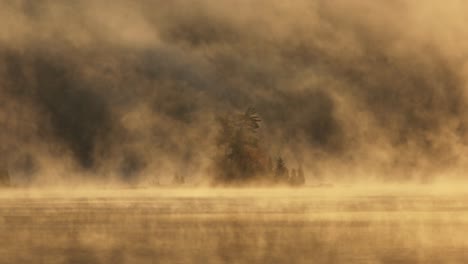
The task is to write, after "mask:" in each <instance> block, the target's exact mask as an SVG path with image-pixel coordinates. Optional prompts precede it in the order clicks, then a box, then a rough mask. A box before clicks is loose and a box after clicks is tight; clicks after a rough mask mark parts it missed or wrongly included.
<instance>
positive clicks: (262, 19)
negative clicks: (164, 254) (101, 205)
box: [0, 0, 468, 183]
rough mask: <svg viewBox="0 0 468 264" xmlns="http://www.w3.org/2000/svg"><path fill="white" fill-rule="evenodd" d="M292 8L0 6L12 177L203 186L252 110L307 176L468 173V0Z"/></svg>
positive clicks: (178, 0)
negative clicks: (177, 181) (229, 123)
mask: <svg viewBox="0 0 468 264" xmlns="http://www.w3.org/2000/svg"><path fill="white" fill-rule="evenodd" d="M287 2H288V1H282V0H257V1H247V0H240V1H232V2H230V1H215V0H174V1H166V0H155V1H149V0H138V1H124V0H118V1H91V0H89V1H58V0H57V1H54V0H36V1H26V0H22V1H3V2H2V3H0V21H1V23H0V76H1V77H0V126H1V129H0V143H1V144H0V152H1V153H0V155H1V157H2V159H3V161H2V162H4V163H5V164H7V165H6V166H8V170H9V174H10V176H11V177H12V179H13V180H14V179H16V180H17V181H19V182H53V181H70V182H75V181H79V180H81V179H87V180H93V181H103V182H105V181H111V180H116V179H117V180H119V181H120V180H122V181H124V182H130V183H133V182H138V181H151V182H154V181H156V179H161V180H164V179H165V178H172V177H173V175H185V176H186V177H187V178H189V179H190V180H188V181H189V182H205V181H206V182H209V181H210V179H212V178H216V177H218V176H219V174H220V172H219V167H216V166H217V165H216V160H217V155H218V152H219V148H218V147H219V146H218V144H217V140H218V139H219V133H220V131H221V129H222V127H221V126H220V124H219V118H220V117H223V116H228V115H231V114H233V113H242V112H243V111H245V110H246V109H248V107H251V106H253V107H255V109H256V111H257V113H258V115H259V116H260V117H261V119H262V122H261V125H260V126H259V129H258V133H259V139H260V140H261V146H262V151H264V152H265V153H268V154H267V155H266V156H271V157H272V158H273V159H275V158H276V157H283V158H284V159H285V160H286V161H287V164H289V166H290V167H294V168H298V167H299V166H303V167H304V171H305V175H306V178H308V180H311V181H312V182H313V181H317V182H320V181H333V180H335V179H337V180H342V179H345V180H355V179H361V178H362V179H368V178H377V179H384V180H391V181H400V180H422V181H427V180H430V179H432V178H437V177H441V175H444V176H443V177H460V176H463V175H460V172H461V171H463V170H464V169H465V168H467V166H468V161H467V160H466V158H465V157H466V156H467V155H465V154H466V153H468V149H467V143H468V141H467V140H468V130H467V129H468V126H467V125H468V122H467V121H468V111H467V110H468V108H467V106H468V98H467V73H468V72H467V69H468V68H467V66H468V64H467V61H466V58H467V55H468V54H467V53H468V51H467V50H466V45H467V44H468V43H467V40H468V29H467V28H466V24H467V22H468V21H467V20H468V18H467V16H466V15H465V14H466V10H468V4H465V3H464V2H462V1H455V0H449V1H445V2H444V3H442V2H441V1H435V0H429V1H400V0H397V1H383V0H378V1H375V0H351V1H349V0H347V1H345V0H336V1H326V0H315V1H306V0H297V1H294V4H292V3H291V4H289V3H287ZM259 144H260V143H259Z"/></svg>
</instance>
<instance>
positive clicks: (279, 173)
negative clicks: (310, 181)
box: [275, 157, 288, 182]
mask: <svg viewBox="0 0 468 264" xmlns="http://www.w3.org/2000/svg"><path fill="white" fill-rule="evenodd" d="M275 180H276V181H277V182H287V181H288V168H287V167H286V164H285V162H284V160H283V158H281V157H278V159H277V160H276V166H275Z"/></svg>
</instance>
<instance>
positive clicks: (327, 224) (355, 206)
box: [0, 188, 468, 264]
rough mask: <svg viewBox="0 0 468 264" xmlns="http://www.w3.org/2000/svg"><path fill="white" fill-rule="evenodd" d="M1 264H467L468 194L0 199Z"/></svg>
mask: <svg viewBox="0 0 468 264" xmlns="http://www.w3.org/2000/svg"><path fill="white" fill-rule="evenodd" d="M0 263H47V264H52V263H90V264H93V263H115V264H119V263H468V195H466V194H464V193H460V192H457V193H451V192H450V191H448V192H434V191H426V190H424V189H423V190H420V191H416V192H414V191H410V190H407V191H397V192H395V191H388V190H387V191H378V190H371V191H365V190H364V189H361V190H356V191H347V190H346V188H344V189H342V190H337V189H334V188H328V189H327V188H324V189H314V188H310V189H290V190H287V189H275V190H269V189H243V190H236V189H216V190H209V189H193V190H192V189H185V190H183V189H179V190H173V189H154V190H104V191H96V190H95V191H71V192H70V191H67V190H56V191H47V192H44V191H38V190H36V191H34V190H6V191H2V190H0Z"/></svg>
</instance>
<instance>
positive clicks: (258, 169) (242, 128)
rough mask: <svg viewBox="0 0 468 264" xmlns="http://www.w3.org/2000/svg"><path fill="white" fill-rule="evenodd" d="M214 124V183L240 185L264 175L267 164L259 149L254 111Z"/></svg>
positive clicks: (256, 117)
mask: <svg viewBox="0 0 468 264" xmlns="http://www.w3.org/2000/svg"><path fill="white" fill-rule="evenodd" d="M218 122H219V124H220V133H219V134H218V139H217V144H218V148H219V149H220V153H219V156H218V157H217V173H218V180H220V181H223V182H233V181H238V182H241V181H247V180H250V179H253V178H254V177H256V176H258V175H260V174H262V173H264V172H265V171H266V168H267V162H266V158H265V155H264V153H263V151H262V149H261V148H260V146H259V138H258V137H259V136H258V129H259V128H260V122H261V119H260V117H259V115H258V114H257V111H256V110H255V109H254V108H252V107H250V108H248V109H247V110H246V111H245V112H244V113H242V114H237V115H231V116H228V117H224V118H219V119H218Z"/></svg>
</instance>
